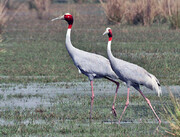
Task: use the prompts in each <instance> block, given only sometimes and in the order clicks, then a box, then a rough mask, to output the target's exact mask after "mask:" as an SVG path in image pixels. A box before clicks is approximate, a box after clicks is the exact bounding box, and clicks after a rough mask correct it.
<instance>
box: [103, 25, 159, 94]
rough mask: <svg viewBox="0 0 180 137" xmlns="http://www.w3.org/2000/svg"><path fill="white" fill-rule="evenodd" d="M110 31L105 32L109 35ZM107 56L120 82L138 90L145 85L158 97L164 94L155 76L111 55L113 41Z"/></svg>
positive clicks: (109, 43)
mask: <svg viewBox="0 0 180 137" xmlns="http://www.w3.org/2000/svg"><path fill="white" fill-rule="evenodd" d="M109 29H110V28H107V30H106V31H105V32H106V33H109ZM107 54H108V58H109V60H110V63H111V67H112V69H113V71H114V72H115V73H116V74H117V75H118V77H119V79H120V80H122V81H124V82H125V83H126V84H127V86H128V87H129V86H133V87H134V88H135V89H137V90H138V89H139V85H143V86H146V87H147V88H149V89H151V90H155V91H156V92H157V93H158V96H160V94H162V92H161V87H160V83H159V81H158V79H157V78H156V77H155V76H154V75H153V74H150V73H149V72H147V71H146V70H145V69H144V68H142V67H140V66H138V65H136V64H133V63H129V62H127V61H124V60H121V59H118V58H115V57H114V56H113V54H112V53H111V41H108V46H107Z"/></svg>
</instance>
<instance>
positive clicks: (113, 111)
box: [106, 77, 119, 117]
mask: <svg viewBox="0 0 180 137" xmlns="http://www.w3.org/2000/svg"><path fill="white" fill-rule="evenodd" d="M106 79H108V80H110V81H112V82H114V83H115V84H116V85H117V87H116V92H115V96H114V101H113V105H112V113H113V114H114V116H115V117H116V116H117V113H116V109H115V107H114V105H115V101H116V97H117V92H118V88H119V82H117V81H115V80H112V79H110V78H108V77H106Z"/></svg>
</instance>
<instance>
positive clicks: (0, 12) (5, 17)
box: [0, 0, 23, 42]
mask: <svg viewBox="0 0 180 137" xmlns="http://www.w3.org/2000/svg"><path fill="white" fill-rule="evenodd" d="M9 3H10V0H1V1H0V42H2V41H3V37H2V33H3V30H4V28H5V27H6V25H7V23H8V22H10V21H11V20H12V19H13V18H14V16H15V15H16V13H17V12H18V10H19V9H20V7H21V6H22V5H23V4H22V3H18V4H17V3H14V1H11V3H12V4H13V3H14V5H16V9H15V11H14V12H13V13H12V14H9V10H10V9H9V6H8V5H9Z"/></svg>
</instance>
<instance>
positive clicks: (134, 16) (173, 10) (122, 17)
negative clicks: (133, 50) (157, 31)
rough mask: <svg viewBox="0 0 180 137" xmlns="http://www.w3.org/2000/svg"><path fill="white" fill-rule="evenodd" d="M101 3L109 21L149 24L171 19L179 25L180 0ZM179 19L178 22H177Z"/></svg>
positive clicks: (120, 0) (124, 0) (112, 1)
mask: <svg viewBox="0 0 180 137" xmlns="http://www.w3.org/2000/svg"><path fill="white" fill-rule="evenodd" d="M100 2H101V5H102V7H103V9H104V11H105V13H106V16H107V18H108V20H109V21H112V22H115V23H128V24H134V25H137V24H139V23H141V24H142V25H145V26H149V25H152V24H153V23H154V22H160V23H164V22H167V21H168V20H169V22H171V26H174V27H176V28H177V27H178V24H179V17H178V16H177V12H178V10H179V8H178V6H177V5H178V4H179V1H178V0H108V1H107V2H106V3H104V2H103V1H102V0H100ZM177 21H178V22H177Z"/></svg>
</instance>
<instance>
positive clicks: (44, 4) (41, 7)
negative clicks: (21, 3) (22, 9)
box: [28, 0, 52, 19]
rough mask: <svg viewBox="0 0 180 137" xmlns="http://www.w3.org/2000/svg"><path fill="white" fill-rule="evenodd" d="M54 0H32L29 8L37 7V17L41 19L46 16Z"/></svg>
mask: <svg viewBox="0 0 180 137" xmlns="http://www.w3.org/2000/svg"><path fill="white" fill-rule="evenodd" d="M51 1H52V0H30V1H29V2H28V3H29V9H35V10H36V12H37V17H38V18H39V19H43V18H45V16H46V15H47V14H48V13H49V8H50V5H51Z"/></svg>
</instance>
